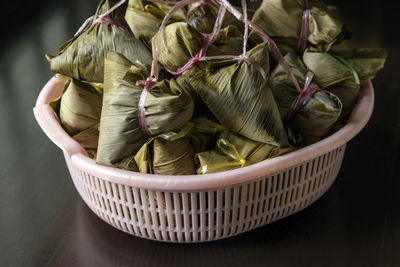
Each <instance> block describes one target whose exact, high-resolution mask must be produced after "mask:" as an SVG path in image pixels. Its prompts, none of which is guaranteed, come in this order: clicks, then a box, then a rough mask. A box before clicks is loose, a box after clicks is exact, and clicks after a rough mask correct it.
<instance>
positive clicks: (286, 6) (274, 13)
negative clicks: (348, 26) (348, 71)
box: [251, 0, 343, 54]
mask: <svg viewBox="0 0 400 267" xmlns="http://www.w3.org/2000/svg"><path fill="white" fill-rule="evenodd" d="M309 5H310V9H311V19H310V24H309V34H308V43H309V46H308V48H309V49H311V50H313V51H321V52H325V51H328V50H329V49H330V47H331V46H332V44H333V43H335V42H336V41H337V40H338V38H339V37H340V36H341V33H342V31H343V23H342V22H341V21H340V20H339V19H338V18H337V17H336V16H335V15H334V14H332V13H331V12H329V9H328V7H327V6H326V5H325V4H324V3H323V2H322V1H320V0H309ZM303 10H304V1H303V0H264V1H263V2H262V4H261V6H260V8H259V9H257V11H256V12H255V14H254V16H253V19H252V22H253V23H254V24H256V25H258V26H259V27H260V28H262V29H263V30H264V31H265V32H266V33H267V34H268V35H270V36H271V37H272V38H273V39H274V41H275V42H276V43H277V44H278V46H279V47H281V48H285V51H284V52H294V51H295V49H296V45H297V43H298V39H299V37H300V32H301V26H302V17H303ZM251 37H252V39H256V36H255V34H254V33H253V34H252V36H251ZM282 46H283V47H282ZM288 47H289V48H291V51H290V49H288ZM284 54H286V53H284Z"/></svg>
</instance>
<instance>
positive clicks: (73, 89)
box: [60, 79, 102, 135]
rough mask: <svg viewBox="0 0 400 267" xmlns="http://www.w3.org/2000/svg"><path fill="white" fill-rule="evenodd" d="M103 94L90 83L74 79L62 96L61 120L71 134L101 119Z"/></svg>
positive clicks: (67, 84)
mask: <svg viewBox="0 0 400 267" xmlns="http://www.w3.org/2000/svg"><path fill="white" fill-rule="evenodd" d="M101 103H102V96H101V95H100V94H99V92H98V91H97V90H96V89H95V88H94V87H93V86H91V85H90V84H87V83H83V82H80V81H77V80H74V79H72V80H71V81H69V82H67V83H66V89H65V92H64V94H63V95H62V97H61V104H60V120H61V122H62V124H63V126H64V129H65V130H66V131H67V132H68V133H69V134H71V135H75V134H77V133H78V132H81V131H83V130H86V129H87V128H89V127H91V126H93V125H95V124H98V123H99V121H100V113H101Z"/></svg>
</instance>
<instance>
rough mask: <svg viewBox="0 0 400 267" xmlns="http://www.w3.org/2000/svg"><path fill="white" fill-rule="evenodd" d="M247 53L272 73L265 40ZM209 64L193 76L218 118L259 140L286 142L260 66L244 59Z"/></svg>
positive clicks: (234, 130) (277, 112)
mask: <svg viewBox="0 0 400 267" xmlns="http://www.w3.org/2000/svg"><path fill="white" fill-rule="evenodd" d="M247 56H248V57H249V58H251V59H252V60H253V61H254V62H256V64H258V65H259V66H261V68H263V69H264V71H265V73H269V53H268V47H267V45H266V44H265V43H263V44H260V45H258V46H256V47H255V48H253V49H252V50H250V51H248V52H247ZM209 64H210V66H209V67H208V68H207V69H205V70H200V69H198V72H197V73H195V74H194V75H192V77H189V79H190V81H191V84H192V86H193V88H195V90H196V91H197V93H198V94H199V95H200V96H201V98H202V100H203V101H204V103H206V105H207V107H208V108H209V109H210V111H211V112H212V113H213V114H214V116H215V117H216V118H217V119H218V121H219V122H220V123H221V124H223V125H224V126H226V127H227V128H228V129H230V130H232V131H233V132H235V133H238V134H241V135H243V136H246V137H247V138H250V139H253V140H255V141H258V142H263V143H269V144H275V145H281V146H286V145H287V144H288V140H287V136H286V133H285V130H284V128H283V124H282V121H281V118H280V116H279V111H278V108H277V106H276V103H275V99H274V96H273V95H272V92H271V90H270V88H269V86H268V84H267V81H266V80H264V79H263V77H262V76H261V74H260V73H259V72H258V71H257V69H256V68H254V67H253V66H252V65H251V64H248V63H247V62H244V61H224V62H210V63H209Z"/></svg>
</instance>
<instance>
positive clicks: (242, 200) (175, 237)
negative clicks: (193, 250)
mask: <svg viewBox="0 0 400 267" xmlns="http://www.w3.org/2000/svg"><path fill="white" fill-rule="evenodd" d="M62 90H63V83H57V82H56V80H55V78H53V79H51V80H50V81H49V82H48V83H47V84H46V85H45V86H44V88H43V89H42V91H41V93H40V95H39V97H38V99H37V102H36V107H35V108H34V114H35V117H36V120H37V121H38V123H39V125H40V126H41V128H42V129H43V131H44V132H45V133H46V134H47V136H48V137H49V138H50V139H51V140H52V141H53V142H54V143H55V144H56V145H57V146H58V147H60V148H61V149H62V150H63V152H64V156H65V161H66V163H67V165H68V168H69V171H70V173H71V177H72V180H73V182H74V185H75V187H76V189H77V190H78V192H79V194H80V195H81V197H82V198H83V200H84V201H85V202H86V204H87V205H88V206H89V207H90V209H92V210H93V212H94V213H96V214H97V215H98V216H99V217H100V218H102V219H103V220H104V221H106V222H107V223H109V224H111V225H112V226H114V227H116V228H118V229H120V230H122V231H124V232H127V233H130V234H132V235H135V236H139V237H143V238H148V239H153V240H160V241H168V242H203V241H211V240H217V239H221V238H226V237H230V236H233V235H237V234H240V233H243V232H246V231H249V230H251V229H254V228H256V227H260V226H263V225H265V224H268V223H270V222H273V221H276V220H278V219H281V218H284V217H286V216H289V215H291V214H293V213H295V212H297V211H300V210H302V209H304V208H305V207H307V206H309V205H310V204H311V203H313V202H314V201H316V200H317V199H318V198H319V197H321V196H322V195H323V194H324V193H325V192H326V191H327V190H328V188H329V187H330V186H331V184H332V183H333V181H334V180H335V178H336V176H337V174H338V172H339V169H340V166H341V163H342V159H343V155H344V151H345V147H346V143H347V142H348V141H349V140H350V139H351V138H353V137H354V136H355V135H356V134H357V133H359V131H361V129H362V128H363V127H364V126H365V124H366V123H367V122H368V120H369V118H370V116H371V114H372V110H373V106H374V93H373V87H372V84H371V83H370V82H369V83H367V84H366V85H365V86H364V87H363V88H362V90H361V95H360V98H359V101H358V103H357V105H356V106H355V107H354V109H353V112H352V114H351V116H350V118H349V120H348V122H347V123H346V125H345V126H344V127H343V128H342V129H340V130H339V131H338V132H336V133H335V134H333V135H331V136H329V137H327V138H325V139H324V140H322V141H320V142H318V143H315V144H313V145H310V146H307V147H305V148H302V149H299V150H296V151H294V152H291V153H289V154H286V155H282V156H279V157H277V158H274V159H270V160H266V161H263V162H261V163H258V164H254V165H251V166H248V167H245V168H241V169H236V170H232V171H227V172H221V173H215V174H206V175H188V176H164V175H151V174H142V173H136V172H131V171H127V170H121V169H117V168H112V167H107V166H102V165H98V164H96V163H95V161H94V160H92V159H90V158H88V157H87V156H86V155H87V154H86V152H85V150H84V149H83V148H82V147H81V146H80V145H79V144H78V143H77V142H76V141H75V140H73V139H72V138H71V137H70V136H69V135H68V134H67V133H66V132H65V131H64V130H63V128H62V127H61V126H60V124H59V122H58V119H57V118H56V116H55V115H54V112H53V110H52V108H51V107H50V106H49V105H48V103H49V102H51V101H52V100H53V99H55V98H57V97H59V96H60V95H61V93H62Z"/></svg>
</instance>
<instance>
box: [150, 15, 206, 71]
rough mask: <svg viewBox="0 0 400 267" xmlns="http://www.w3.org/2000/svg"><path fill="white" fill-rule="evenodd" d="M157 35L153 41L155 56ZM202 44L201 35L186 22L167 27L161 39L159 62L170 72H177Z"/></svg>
mask: <svg viewBox="0 0 400 267" xmlns="http://www.w3.org/2000/svg"><path fill="white" fill-rule="evenodd" d="M159 34H160V33H157V34H156V35H155V36H154V37H153V39H152V47H153V55H154V53H155V42H156V40H157V36H158V35H159ZM201 44H202V37H201V35H200V33H199V32H198V31H197V30H196V29H195V28H193V27H192V26H190V25H188V24H187V23H186V22H176V23H172V24H170V25H168V26H167V27H165V31H164V34H163V35H162V37H161V38H160V43H159V45H160V46H159V51H160V56H159V59H158V61H159V62H160V63H161V64H162V65H163V66H164V67H165V68H166V69H169V70H176V69H178V68H179V67H182V66H183V65H185V63H186V62H188V61H189V59H190V58H192V57H193V56H194V55H195V54H196V53H197V52H198V51H199V48H200V46H201Z"/></svg>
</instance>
